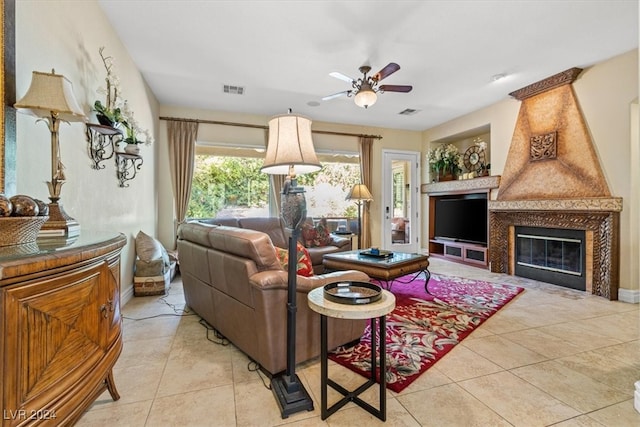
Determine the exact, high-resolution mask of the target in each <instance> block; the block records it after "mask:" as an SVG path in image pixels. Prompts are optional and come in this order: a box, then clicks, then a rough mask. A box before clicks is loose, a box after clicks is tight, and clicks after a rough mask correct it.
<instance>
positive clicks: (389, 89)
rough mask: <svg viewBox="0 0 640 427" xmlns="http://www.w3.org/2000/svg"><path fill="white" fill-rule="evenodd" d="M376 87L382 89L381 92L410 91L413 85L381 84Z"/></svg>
mask: <svg viewBox="0 0 640 427" xmlns="http://www.w3.org/2000/svg"><path fill="white" fill-rule="evenodd" d="M378 89H379V90H381V91H383V92H404V93H407V92H411V89H413V86H409V85H381V86H378Z"/></svg>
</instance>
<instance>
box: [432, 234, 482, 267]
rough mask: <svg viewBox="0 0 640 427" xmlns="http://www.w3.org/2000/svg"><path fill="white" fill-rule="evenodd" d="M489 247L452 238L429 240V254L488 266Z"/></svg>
mask: <svg viewBox="0 0 640 427" xmlns="http://www.w3.org/2000/svg"><path fill="white" fill-rule="evenodd" d="M487 252H488V250H487V247H486V246H483V245H478V244H475V243H464V242H459V241H455V240H451V239H432V240H429V255H430V256H432V257H436V258H437V257H440V258H445V259H448V260H450V261H456V262H462V263H465V264H473V265H479V266H482V267H488V265H489V258H488V256H487Z"/></svg>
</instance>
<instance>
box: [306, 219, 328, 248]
mask: <svg viewBox="0 0 640 427" xmlns="http://www.w3.org/2000/svg"><path fill="white" fill-rule="evenodd" d="M301 235H302V241H303V243H304V246H305V247H307V248H317V247H323V246H329V245H330V244H331V241H332V239H331V233H330V232H329V229H328V228H327V225H326V220H325V221H320V222H319V223H318V224H317V225H315V226H314V225H313V224H310V223H308V222H305V223H304V224H302V233H301Z"/></svg>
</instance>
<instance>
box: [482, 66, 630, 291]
mask: <svg viewBox="0 0 640 427" xmlns="http://www.w3.org/2000/svg"><path fill="white" fill-rule="evenodd" d="M581 72H582V70H581V69H580V68H571V69H568V70H565V71H563V72H561V73H558V74H556V75H554V76H551V77H549V78H547V79H544V80H541V81H539V82H536V83H533V84H531V85H529V86H526V87H524V88H522V89H519V90H517V91H514V92H512V93H510V95H511V96H513V97H514V98H516V99H518V100H520V101H521V105H520V111H519V113H518V119H517V122H516V126H515V129H514V133H513V138H512V140H511V145H510V147H509V152H508V154H507V159H506V162H505V167H504V172H503V174H502V177H501V180H500V187H499V188H498V195H497V197H496V200H490V201H489V203H488V209H489V260H490V268H491V271H493V272H500V273H507V274H515V240H516V238H515V227H516V226H525V227H542V228H556V229H573V230H584V231H585V270H584V271H585V282H586V291H587V292H590V293H592V294H595V295H599V296H602V297H605V298H609V299H612V300H615V299H618V286H619V242H620V235H619V234H620V231H619V229H620V211H621V210H622V198H619V197H612V196H611V193H610V191H609V187H608V185H607V180H606V179H605V176H604V173H603V171H602V167H601V165H600V160H599V158H598V154H597V152H596V150H595V147H594V144H593V141H592V140H591V134H590V132H589V129H588V126H587V124H586V122H585V120H584V117H583V115H582V112H581V110H580V107H579V104H578V100H577V98H576V95H575V93H574V91H573V87H572V83H573V81H575V79H577V78H578V76H579V75H580V73H581Z"/></svg>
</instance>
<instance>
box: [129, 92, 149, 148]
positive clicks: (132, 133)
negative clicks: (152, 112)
mask: <svg viewBox="0 0 640 427" xmlns="http://www.w3.org/2000/svg"><path fill="white" fill-rule="evenodd" d="M122 110H123V111H122V118H123V120H122V125H123V126H124V129H125V138H124V143H125V144H126V145H125V151H126V152H128V153H133V154H138V152H139V151H140V144H145V145H151V144H152V143H153V136H151V132H149V130H148V129H143V128H141V127H140V125H139V124H138V121H137V120H136V118H135V117H134V114H133V111H131V109H130V108H129V104H128V103H127V102H126V101H125V102H124V106H123V108H122Z"/></svg>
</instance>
